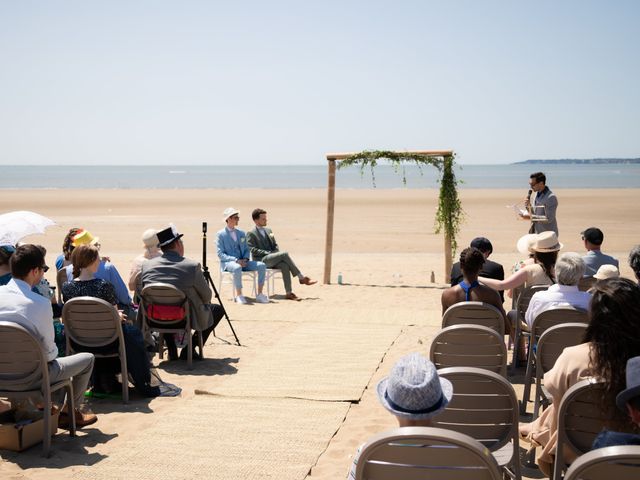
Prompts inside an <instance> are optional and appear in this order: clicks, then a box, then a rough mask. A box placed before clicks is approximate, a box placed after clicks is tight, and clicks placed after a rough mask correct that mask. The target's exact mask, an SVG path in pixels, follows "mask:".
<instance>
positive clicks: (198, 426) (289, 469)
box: [74, 395, 349, 480]
mask: <svg viewBox="0 0 640 480" xmlns="http://www.w3.org/2000/svg"><path fill="white" fill-rule="evenodd" d="M348 409H349V404H348V403H345V402H313V401H308V400H295V399H265V398H252V399H249V398H225V397H219V396H210V395H200V396H196V397H194V398H191V399H189V400H186V401H185V402H184V404H181V405H180V409H179V410H176V411H174V412H172V413H170V414H169V415H165V416H163V417H159V418H158V422H157V423H156V424H155V425H154V426H153V427H151V428H149V429H146V430H144V431H141V432H139V433H138V434H137V435H135V437H132V438H131V439H130V440H128V441H125V442H124V443H123V444H122V445H121V447H120V448H118V450H117V451H116V452H114V453H112V454H111V455H110V456H109V457H108V458H106V459H104V460H103V461H101V462H99V463H97V464H95V465H93V466H90V467H80V468H81V470H79V471H77V472H76V473H75V475H74V478H77V479H95V480H114V479H127V480H130V479H134V480H163V479H188V480H191V479H194V480H195V479H198V480H202V479H221V480H234V479H238V480H241V479H242V480H244V479H265V478H273V479H279V480H287V479H303V478H305V476H306V474H307V472H308V471H309V469H310V468H311V466H312V465H313V464H314V463H315V462H316V460H317V458H318V456H319V454H320V452H322V451H323V450H324V448H325V447H326V445H327V444H328V443H329V440H330V439H331V437H332V436H333V434H334V433H335V431H336V429H337V427H338V426H339V425H340V424H341V423H342V421H343V419H344V417H345V416H346V414H347V410H348Z"/></svg>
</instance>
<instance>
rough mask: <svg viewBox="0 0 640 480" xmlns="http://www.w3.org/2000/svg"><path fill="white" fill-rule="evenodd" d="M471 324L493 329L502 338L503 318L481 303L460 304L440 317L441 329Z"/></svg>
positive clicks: (497, 312) (448, 309) (491, 307)
mask: <svg viewBox="0 0 640 480" xmlns="http://www.w3.org/2000/svg"><path fill="white" fill-rule="evenodd" d="M461 323H464V324H473V325H481V326H484V327H489V328H492V329H494V330H495V331H496V332H498V334H499V335H500V336H502V337H504V318H503V316H502V313H501V312H500V310H498V309H497V308H496V307H494V306H493V305H489V304H488V303H483V302H460V303H456V304H454V305H451V306H450V307H449V308H447V311H446V312H444V315H443V316H442V328H447V327H450V326H452V325H459V324H461Z"/></svg>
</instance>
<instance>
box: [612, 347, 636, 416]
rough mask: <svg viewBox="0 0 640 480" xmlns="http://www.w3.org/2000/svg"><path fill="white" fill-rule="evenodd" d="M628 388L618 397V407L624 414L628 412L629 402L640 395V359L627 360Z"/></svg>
mask: <svg viewBox="0 0 640 480" xmlns="http://www.w3.org/2000/svg"><path fill="white" fill-rule="evenodd" d="M626 377H627V388H626V389H625V390H623V391H621V392H620V393H619V394H618V396H617V397H616V405H617V406H618V408H619V409H620V410H622V411H623V412H625V413H626V412H627V402H628V401H629V400H631V399H632V398H633V397H637V396H638V395H640V357H633V358H630V359H629V360H627V372H626Z"/></svg>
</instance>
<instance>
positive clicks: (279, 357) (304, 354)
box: [196, 323, 401, 401]
mask: <svg viewBox="0 0 640 480" xmlns="http://www.w3.org/2000/svg"><path fill="white" fill-rule="evenodd" d="M400 333H401V328H400V327H397V326H390V325H363V324H355V325H353V324H348V323H343V324H340V325H337V324H335V323H334V324H326V323H304V324H301V325H300V326H299V327H297V328H296V329H295V330H294V331H293V332H291V333H290V334H287V335H286V336H284V337H282V338H281V339H280V340H279V341H278V342H277V343H276V344H275V345H273V346H272V347H271V348H268V349H266V350H264V351H261V352H259V353H258V354H257V355H256V357H254V358H253V359H252V361H251V364H250V365H247V366H245V367H244V368H242V369H241V370H240V371H239V372H238V373H237V374H235V375H233V376H232V377H231V378H229V379H227V380H225V382H224V383H222V384H220V385H219V386H217V387H215V388H212V389H210V390H206V391H204V393H211V394H215V395H224V396H240V397H272V398H304V399H310V400H332V401H358V400H360V397H361V396H362V392H363V391H364V389H365V387H366V386H367V384H368V383H369V380H370V379H371V377H372V375H373V373H374V372H375V370H376V368H377V366H378V364H379V363H380V361H382V359H383V357H384V355H385V353H386V351H387V350H388V349H389V347H390V346H391V344H392V343H393V342H394V341H395V339H396V338H397V337H398V335H400ZM202 392H203V390H200V391H196V393H202Z"/></svg>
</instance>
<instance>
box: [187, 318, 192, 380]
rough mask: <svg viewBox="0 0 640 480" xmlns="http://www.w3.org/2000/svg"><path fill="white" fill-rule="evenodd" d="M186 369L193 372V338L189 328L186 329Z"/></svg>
mask: <svg viewBox="0 0 640 480" xmlns="http://www.w3.org/2000/svg"><path fill="white" fill-rule="evenodd" d="M187 349H188V351H187V368H188V369H189V370H193V336H192V334H191V328H190V326H189V327H188V328H187Z"/></svg>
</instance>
